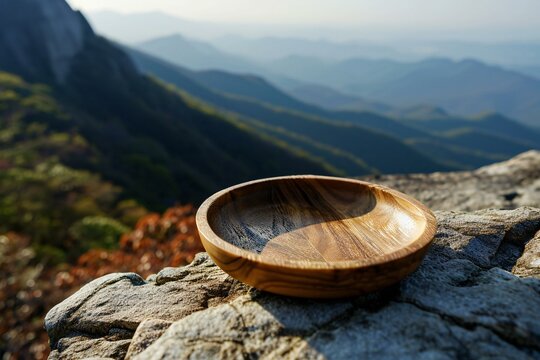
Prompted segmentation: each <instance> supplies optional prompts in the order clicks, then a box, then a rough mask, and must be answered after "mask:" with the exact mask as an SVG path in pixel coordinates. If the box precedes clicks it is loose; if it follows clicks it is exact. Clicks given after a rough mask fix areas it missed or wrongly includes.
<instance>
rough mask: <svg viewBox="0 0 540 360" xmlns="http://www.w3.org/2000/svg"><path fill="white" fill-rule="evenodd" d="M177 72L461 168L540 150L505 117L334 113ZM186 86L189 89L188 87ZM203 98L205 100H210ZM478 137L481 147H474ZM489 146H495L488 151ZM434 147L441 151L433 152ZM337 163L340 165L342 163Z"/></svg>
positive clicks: (434, 111) (215, 77)
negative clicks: (377, 135) (374, 134)
mask: <svg viewBox="0 0 540 360" xmlns="http://www.w3.org/2000/svg"><path fill="white" fill-rule="evenodd" d="M143 68H144V66H143ZM174 70H176V71H181V72H182V74H183V75H185V76H187V77H189V78H190V79H191V80H193V81H195V82H197V83H199V84H201V85H204V86H206V87H208V88H211V89H213V90H217V91H220V92H222V93H223V94H234V95H237V96H240V97H241V98H242V99H243V100H249V99H252V100H256V101H258V102H262V103H265V104H268V105H273V106H278V107H279V108H283V109H291V110H294V111H296V112H301V113H303V114H306V115H311V116H317V117H319V118H325V119H331V120H334V121H345V122H349V123H354V124H358V125H361V126H363V127H366V128H369V129H372V130H375V131H378V132H383V133H386V134H390V135H392V136H394V137H396V138H399V139H402V140H403V141H406V142H407V143H408V144H409V145H411V146H413V147H414V148H416V149H417V150H419V151H421V152H423V153H426V154H430V156H432V157H433V158H434V159H436V160H437V161H439V162H443V163H447V164H449V165H451V166H454V167H458V168H459V167H465V168H470V167H477V166H482V165H485V164H488V163H491V162H493V161H496V160H501V159H505V158H508V157H509V156H513V155H515V154H517V153H519V152H522V151H525V150H527V149H531V148H535V149H537V148H540V133H539V132H538V131H536V130H534V129H531V128H529V127H527V126H524V125H521V124H519V123H517V122H515V121H513V120H510V119H508V118H506V117H504V116H502V115H499V114H486V115H482V116H478V117H475V118H465V117H456V116H452V115H449V114H447V113H446V112H445V111H444V110H443V109H441V108H437V107H433V106H416V107H411V108H404V109H400V108H389V107H384V105H382V104H379V105H378V107H379V108H381V110H383V109H384V111H385V112H386V113H388V114H391V115H392V116H393V117H394V118H389V117H386V116H381V115H377V114H374V113H372V112H367V111H363V112H358V111H345V110H342V111H336V110H334V111H330V110H327V109H323V108H320V107H317V106H314V105H309V104H307V103H304V102H301V101H298V100H296V99H294V98H292V97H291V96H289V95H288V94H286V93H284V92H283V91H281V90H279V89H277V88H276V87H274V86H273V85H272V84H270V83H269V82H267V81H266V80H264V79H263V78H260V77H257V76H253V75H238V74H232V73H227V72H223V71H217V70H213V71H190V70H187V69H181V68H176V69H171V71H174ZM160 76H162V77H163V78H164V79H167V78H168V77H169V76H171V73H170V72H160ZM183 84H184V85H183V86H185V81H184V82H183ZM202 96H203V97H205V95H204V94H203V95H202ZM206 98H208V97H207V96H206ZM210 101H215V100H212V99H210ZM217 103H219V101H218V102H217ZM229 105H230V104H229ZM374 106H375V105H374ZM228 109H229V110H235V108H234V107H229V108H228ZM420 120H423V121H420ZM475 136H476V139H477V141H474V139H475ZM489 141H491V143H490V144H489V145H487V143H488V142H489ZM430 146H431V147H433V148H436V149H437V151H436V152H432V151H430V150H429V147H430ZM332 161H333V163H336V159H333V160H332Z"/></svg>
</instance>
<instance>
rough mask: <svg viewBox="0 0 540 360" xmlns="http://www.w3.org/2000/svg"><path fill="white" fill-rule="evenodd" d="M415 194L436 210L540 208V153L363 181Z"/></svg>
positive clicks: (533, 151)
mask: <svg viewBox="0 0 540 360" xmlns="http://www.w3.org/2000/svg"><path fill="white" fill-rule="evenodd" d="M362 179H364V180H367V181H372V182H376V183H380V184H382V185H386V186H389V187H393V188H395V189H398V190H400V191H402V192H404V193H407V194H409V195H412V196H413V197H415V198H417V199H418V200H420V201H422V202H423V203H425V204H426V205H428V206H429V207H431V208H432V209H434V210H462V211H474V210H480V209H487V208H498V209H515V208H517V207H520V206H534V207H537V208H540V152H539V151H535V150H531V151H528V152H526V153H523V154H521V155H518V156H516V157H514V158H512V159H510V160H508V161H504V162H501V163H497V164H493V165H488V166H485V167H482V168H480V169H478V170H475V171H462V172H449V173H433V174H411V175H383V176H368V177H364V178H362Z"/></svg>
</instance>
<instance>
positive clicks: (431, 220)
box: [195, 175, 437, 270]
mask: <svg viewBox="0 0 540 360" xmlns="http://www.w3.org/2000/svg"><path fill="white" fill-rule="evenodd" d="M303 179H315V180H317V179H321V180H332V181H341V182H349V183H354V184H359V185H363V186H367V187H370V188H373V189H378V190H380V191H383V192H387V193H389V194H391V195H392V196H395V197H398V198H400V199H402V200H404V201H406V202H408V203H410V204H411V205H413V206H414V207H416V208H417V209H418V210H419V211H420V213H421V214H422V215H423V216H424V217H425V220H426V225H425V228H424V231H423V232H422V233H421V234H420V236H418V237H417V238H416V239H415V240H414V241H413V242H411V243H409V244H407V245H405V246H403V247H400V248H399V249H397V250H395V251H394V252H391V253H388V254H383V255H380V256H375V257H371V258H364V259H358V260H343V261H336V262H323V261H311V260H286V259H279V258H268V257H265V256H262V255H260V254H258V253H255V252H252V251H249V250H245V249H242V248H240V247H238V246H235V245H233V244H231V243H230V242H228V241H226V240H224V239H222V238H221V237H220V236H219V235H217V234H216V233H215V232H214V230H213V229H212V227H211V226H210V223H209V222H208V211H209V210H210V208H211V207H212V206H213V205H214V203H215V202H216V201H217V200H218V199H219V198H221V197H222V196H224V195H226V194H227V193H229V192H231V191H234V190H237V189H239V188H243V187H248V186H251V185H254V184H260V183H265V182H274V181H282V180H303ZM195 221H196V225H197V229H198V231H199V234H200V236H201V238H202V240H203V246H205V241H208V242H209V243H210V244H212V245H213V246H215V247H217V248H218V249H219V250H220V251H222V252H225V253H227V255H229V256H232V257H238V258H243V259H246V260H248V261H251V262H256V263H258V264H261V265H267V266H271V267H275V266H279V267H281V268H285V269H291V270H299V269H302V270H310V269H312V270H325V269H326V270H335V269H352V268H354V269H359V268H367V267H372V266H376V265H382V264H386V263H389V262H393V261H397V260H401V259H403V258H406V257H408V256H411V255H413V254H414V253H416V252H418V251H420V250H422V249H424V248H426V247H427V246H429V245H430V244H431V242H432V241H433V238H434V237H435V234H436V232H437V219H436V218H435V215H434V214H433V212H432V211H431V210H430V209H429V208H428V207H427V206H425V205H424V204H422V203H421V202H420V201H418V200H416V199H415V198H413V197H411V196H409V195H406V194H404V193H402V192H399V191H397V190H394V189H392V188H389V187H386V186H384V185H379V184H375V183H371V182H367V181H363V180H357V179H351V178H344V177H334V176H323V175H289V176H278V177H270V178H264V179H258V180H253V181H248V182H244V183H241V184H237V185H234V186H231V187H228V188H226V189H223V190H221V191H218V192H217V193H215V194H213V195H212V196H210V197H209V198H207V199H206V200H205V201H204V202H203V203H202V204H201V206H200V207H199V209H198V210H197V214H196V217H195ZM205 249H206V251H207V252H208V253H209V254H210V256H212V255H213V254H212V253H211V252H210V251H208V249H207V248H206V246H205Z"/></svg>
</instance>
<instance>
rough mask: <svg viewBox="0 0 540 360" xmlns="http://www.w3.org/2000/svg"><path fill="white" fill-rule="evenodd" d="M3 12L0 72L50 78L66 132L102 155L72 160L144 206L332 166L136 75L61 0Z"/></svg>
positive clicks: (10, 5) (7, 1)
mask: <svg viewBox="0 0 540 360" xmlns="http://www.w3.org/2000/svg"><path fill="white" fill-rule="evenodd" d="M0 9H1V11H0V69H1V70H2V71H6V72H11V73H14V74H17V75H18V76H21V77H22V78H24V80H25V81H27V82H30V83H36V82H40V83H44V84H47V85H48V86H49V87H50V88H51V91H52V96H54V98H55V99H56V100H57V101H58V103H59V104H60V106H61V108H63V109H64V111H65V112H66V113H68V114H69V116H70V117H71V118H72V119H73V120H72V129H71V130H70V131H71V132H76V133H80V134H81V136H82V137H83V138H85V139H86V141H88V142H89V143H90V144H91V146H92V147H93V148H94V149H96V151H97V152H98V153H99V154H100V155H99V156H98V157H97V160H95V161H81V162H80V163H79V164H75V165H79V166H80V167H82V168H85V169H86V170H89V171H93V172H96V173H99V174H101V175H102V176H103V177H104V178H105V179H108V180H110V181H112V182H114V183H115V184H117V185H119V186H121V187H122V188H124V189H125V192H126V194H128V195H129V196H133V197H135V198H136V199H138V200H140V201H142V202H143V203H144V204H145V205H147V206H149V207H150V208H161V207H164V206H166V205H168V204H171V203H174V202H175V201H178V200H182V201H200V200H202V199H203V198H204V197H206V196H208V195H209V194H211V193H212V192H213V191H216V190H218V189H220V188H222V187H225V186H227V185H231V184H234V183H237V182H241V181H245V180H249V179H253V178H257V177H264V176H272V175H279V174H288V173H330V172H329V171H328V170H327V169H326V165H325V164H321V162H320V161H318V160H317V159H314V158H310V157H309V155H307V154H304V153H300V152H298V151H295V150H294V149H291V148H289V147H287V146H286V144H283V143H282V142H277V141H276V140H275V139H272V138H270V137H264V138H263V137H262V136H260V135H259V134H257V133H256V132H255V131H253V130H251V129H245V128H241V127H239V126H238V125H237V124H235V123H233V122H231V121H230V120H228V119H227V118H226V117H224V116H221V115H219V114H209V113H207V112H204V111H200V110H199V109H198V108H196V107H193V106H191V105H189V104H187V103H186V101H184V100H183V99H182V98H181V97H180V96H179V95H178V94H176V93H175V92H173V91H170V90H169V89H167V88H165V87H163V86H162V85H161V84H159V83H157V82H156V81H155V80H153V79H150V78H148V77H145V76H143V75H141V74H139V72H138V71H137V70H136V68H135V67H134V65H133V63H132V61H131V60H130V58H129V57H128V56H127V55H126V54H125V53H124V52H123V51H122V50H121V49H120V48H119V47H117V46H116V45H114V44H112V43H110V42H109V41H108V40H106V39H104V38H101V37H99V36H97V35H95V34H94V32H93V31H92V29H91V27H90V26H89V25H88V23H87V22H86V21H85V19H84V17H83V16H82V15H81V14H80V13H78V12H74V11H72V10H71V9H70V8H69V6H68V5H67V3H66V2H65V1H64V0H48V1H46V2H45V1H38V0H17V1H12V0H2V2H0ZM30 23H31V24H32V26H31V27H29V25H28V24H30Z"/></svg>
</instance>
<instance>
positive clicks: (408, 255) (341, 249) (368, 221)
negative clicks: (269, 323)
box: [197, 175, 437, 298]
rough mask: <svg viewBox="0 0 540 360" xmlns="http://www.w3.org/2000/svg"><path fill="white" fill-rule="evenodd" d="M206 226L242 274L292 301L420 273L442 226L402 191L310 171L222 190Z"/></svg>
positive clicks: (359, 290) (205, 233) (208, 240)
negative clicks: (297, 298)
mask: <svg viewBox="0 0 540 360" xmlns="http://www.w3.org/2000/svg"><path fill="white" fill-rule="evenodd" d="M197 227H198V229H199V233H200V236H201V239H202V242H203V245H204V247H205V249H206V251H207V252H208V254H210V256H211V257H212V259H213V260H214V261H215V263H216V264H217V265H218V266H219V267H221V268H222V269H223V270H224V271H226V272H227V273H229V274H230V275H231V276H232V277H234V278H236V279H238V280H240V281H242V282H244V283H246V284H249V285H251V286H253V287H256V288H258V289H261V290H266V291H269V292H273V293H277V294H282V295H291V296H300V297H313V298H338V297H348V296H355V295H360V294H364V293H367V292H372V291H376V290H378V289H381V288H383V287H386V286H388V285H391V284H393V283H396V282H398V281H399V280H401V279H402V278H403V277H405V276H406V275H408V274H409V273H411V272H412V271H414V270H415V269H416V268H417V267H418V265H419V264H420V262H421V260H422V258H423V256H424V254H425V253H426V251H427V249H428V246H429V244H430V243H431V241H432V239H433V236H434V235H435V232H436V228H437V225H436V220H435V217H434V216H433V213H432V212H431V211H430V210H429V209H428V208H426V207H425V206H424V205H422V204H421V203H420V202H418V201H417V200H415V199H413V198H411V197H409V196H407V195H405V194H402V193H400V192H398V191H396V190H392V189H389V188H387V187H384V186H380V185H375V184H371V183H367V182H363V181H358V180H352V179H344V178H333V177H325V176H311V175H310V176H288V177H280V178H270V179H263V180H257V181H252V182H248V183H245V184H240V185H236V186H233V187H231V188H228V189H225V190H222V191H220V192H218V193H216V194H215V195H213V196H211V197H210V198H208V199H207V200H206V201H205V202H204V203H203V204H202V205H201V207H200V208H199V211H198V212H197Z"/></svg>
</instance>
